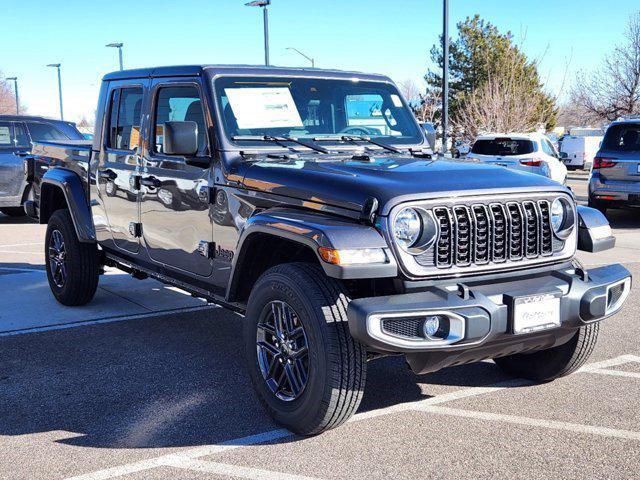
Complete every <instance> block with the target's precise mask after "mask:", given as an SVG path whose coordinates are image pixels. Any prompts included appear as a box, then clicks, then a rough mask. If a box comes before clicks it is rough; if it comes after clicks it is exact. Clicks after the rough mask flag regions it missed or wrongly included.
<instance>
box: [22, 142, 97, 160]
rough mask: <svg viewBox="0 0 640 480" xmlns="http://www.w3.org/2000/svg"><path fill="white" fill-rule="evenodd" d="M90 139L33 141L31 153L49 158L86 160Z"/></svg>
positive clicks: (90, 144) (90, 143)
mask: <svg viewBox="0 0 640 480" xmlns="http://www.w3.org/2000/svg"><path fill="white" fill-rule="evenodd" d="M92 143H93V142H92V141H91V140H67V141H65V142H34V143H33V149H32V151H31V153H32V154H33V155H36V156H41V157H47V158H49V159H51V160H59V161H62V162H68V161H73V160H76V161H84V162H86V161H88V160H89V155H90V154H91V146H92Z"/></svg>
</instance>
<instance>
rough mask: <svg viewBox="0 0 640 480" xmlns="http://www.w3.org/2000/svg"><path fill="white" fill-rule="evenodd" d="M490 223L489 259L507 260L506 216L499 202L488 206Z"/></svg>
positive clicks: (495, 260) (496, 261)
mask: <svg viewBox="0 0 640 480" xmlns="http://www.w3.org/2000/svg"><path fill="white" fill-rule="evenodd" d="M489 210H490V212H491V224H492V227H493V228H492V237H493V239H492V240H493V241H492V247H493V248H492V250H491V260H492V261H493V262H495V263H502V262H504V261H506V260H507V230H508V225H507V216H506V214H505V211H504V207H503V206H502V205H500V204H499V203H493V204H491V205H490V206H489Z"/></svg>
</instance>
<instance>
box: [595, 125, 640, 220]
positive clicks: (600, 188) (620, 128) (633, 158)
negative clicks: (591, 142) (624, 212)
mask: <svg viewBox="0 0 640 480" xmlns="http://www.w3.org/2000/svg"><path fill="white" fill-rule="evenodd" d="M589 206H590V207H594V208H597V209H598V210H600V211H601V212H603V213H605V212H606V210H607V209H608V208H619V207H622V206H636V207H640V116H636V117H631V118H627V119H624V120H619V121H616V122H613V123H612V124H611V125H609V128H608V129H607V132H606V133H605V136H604V140H603V141H602V146H601V147H600V150H599V151H598V153H597V155H596V157H595V158H594V159H593V170H592V172H591V179H590V181H589Z"/></svg>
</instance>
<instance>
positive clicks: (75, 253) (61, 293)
mask: <svg viewBox="0 0 640 480" xmlns="http://www.w3.org/2000/svg"><path fill="white" fill-rule="evenodd" d="M45 258H46V262H45V263H46V269H47V279H48V280H49V287H50V288H51V292H52V293H53V296H54V297H55V298H56V300H57V301H58V302H60V303H61V304H63V305H67V306H78V305H85V304H86V303H88V302H90V301H91V299H93V296H94V295H95V293H96V289H97V288H98V278H99V262H98V249H97V247H96V245H95V244H94V243H82V242H80V241H79V240H78V237H77V235H76V231H75V228H74V226H73V219H72V218H71V214H70V213H69V210H67V209H62V210H56V211H55V212H53V214H52V215H51V218H49V222H48V225H47V233H46V236H45Z"/></svg>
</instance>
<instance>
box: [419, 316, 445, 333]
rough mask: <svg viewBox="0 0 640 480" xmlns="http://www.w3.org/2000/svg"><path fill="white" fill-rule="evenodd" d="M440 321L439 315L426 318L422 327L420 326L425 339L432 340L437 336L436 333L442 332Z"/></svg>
mask: <svg viewBox="0 0 640 480" xmlns="http://www.w3.org/2000/svg"><path fill="white" fill-rule="evenodd" d="M441 320H442V317H440V315H433V316H431V317H427V319H426V320H425V321H424V325H423V326H422V331H423V332H424V335H425V337H430V338H434V337H436V336H437V335H438V332H440V331H441V330H442V325H441V323H442V321H441Z"/></svg>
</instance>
